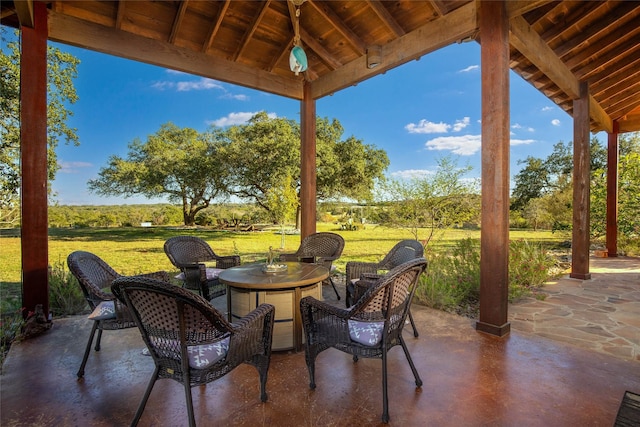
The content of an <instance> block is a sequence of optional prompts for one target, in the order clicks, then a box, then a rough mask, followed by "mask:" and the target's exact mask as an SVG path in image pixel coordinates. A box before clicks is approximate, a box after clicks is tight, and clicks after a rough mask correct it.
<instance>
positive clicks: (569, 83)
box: [509, 17, 612, 131]
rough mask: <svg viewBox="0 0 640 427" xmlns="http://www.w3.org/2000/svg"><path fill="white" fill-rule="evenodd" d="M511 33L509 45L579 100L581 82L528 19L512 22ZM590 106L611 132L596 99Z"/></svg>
mask: <svg viewBox="0 0 640 427" xmlns="http://www.w3.org/2000/svg"><path fill="white" fill-rule="evenodd" d="M509 30H510V32H511V37H510V39H509V42H510V43H511V45H512V46H513V47H515V48H516V49H517V50H518V51H519V52H520V53H521V54H522V55H524V56H525V57H526V58H527V59H528V60H529V61H531V62H532V63H533V64H534V65H535V66H536V67H538V68H539V69H540V70H541V71H542V72H543V73H544V74H545V75H546V76H547V77H549V78H550V79H551V80H552V81H553V82H554V83H555V84H556V85H557V86H558V87H559V88H560V90H562V91H563V92H564V93H566V94H567V95H568V96H569V97H570V98H571V99H578V98H579V95H580V82H579V81H578V79H576V77H575V76H574V75H573V73H572V72H571V70H569V68H568V67H567V66H566V65H565V64H564V63H563V62H562V61H561V60H560V58H558V56H557V55H556V54H555V53H554V52H553V50H551V48H550V47H549V46H547V44H546V43H545V42H544V40H542V39H541V38H540V36H539V35H538V33H536V32H535V30H533V29H532V28H531V27H530V26H529V24H528V23H527V21H525V20H524V18H522V17H515V18H513V19H511V21H510V25H509ZM589 103H590V104H591V105H590V106H591V108H590V111H591V113H592V114H593V115H592V119H593V120H594V121H595V122H596V123H598V126H600V128H602V129H605V130H607V131H610V130H611V129H612V124H611V118H610V117H609V115H607V113H606V112H605V111H604V109H603V108H602V107H601V106H600V105H599V104H598V102H597V101H596V100H595V99H593V98H592V97H590V99H589Z"/></svg>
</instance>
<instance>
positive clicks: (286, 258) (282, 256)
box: [278, 254, 298, 262]
mask: <svg viewBox="0 0 640 427" xmlns="http://www.w3.org/2000/svg"><path fill="white" fill-rule="evenodd" d="M278 259H279V260H280V261H283V262H286V261H292V262H295V261H298V254H280V257H279V258H278Z"/></svg>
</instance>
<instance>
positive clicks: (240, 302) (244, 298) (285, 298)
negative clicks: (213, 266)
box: [218, 262, 329, 351]
mask: <svg viewBox="0 0 640 427" xmlns="http://www.w3.org/2000/svg"><path fill="white" fill-rule="evenodd" d="M277 264H280V265H286V266H287V267H286V270H284V271H280V272H274V273H267V272H264V271H263V267H264V266H265V264H264V263H256V264H246V265H241V266H238V267H232V268H227V269H225V270H223V271H222V272H220V276H219V277H218V280H220V282H221V283H224V284H225V285H227V308H228V310H229V321H230V322H232V321H234V320H236V319H239V318H241V317H242V316H245V315H246V314H248V313H249V312H250V311H251V310H253V309H255V308H256V307H257V306H258V305H260V304H262V303H269V304H273V305H274V306H275V307H276V312H275V325H274V328H273V342H272V344H271V349H272V350H290V349H295V350H296V351H300V350H301V348H302V317H301V315H300V300H301V299H302V298H304V297H306V296H313V297H315V298H317V299H319V300H322V281H323V280H324V279H326V278H327V277H329V270H328V269H327V268H326V267H323V266H321V265H318V264H313V263H301V262H280V263H277Z"/></svg>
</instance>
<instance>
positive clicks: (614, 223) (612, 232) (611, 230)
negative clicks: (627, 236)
mask: <svg viewBox="0 0 640 427" xmlns="http://www.w3.org/2000/svg"><path fill="white" fill-rule="evenodd" d="M617 256H618V124H617V123H616V122H614V123H613V132H611V133H609V134H608V137H607V257H612V258H613V257H617Z"/></svg>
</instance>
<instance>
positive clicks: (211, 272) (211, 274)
mask: <svg viewBox="0 0 640 427" xmlns="http://www.w3.org/2000/svg"><path fill="white" fill-rule="evenodd" d="M221 271H222V269H221V268H212V267H207V268H206V272H207V280H213V279H217V278H218V276H219V275H220V272H221ZM176 279H178V280H184V273H180V274H178V275H177V276H176Z"/></svg>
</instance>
